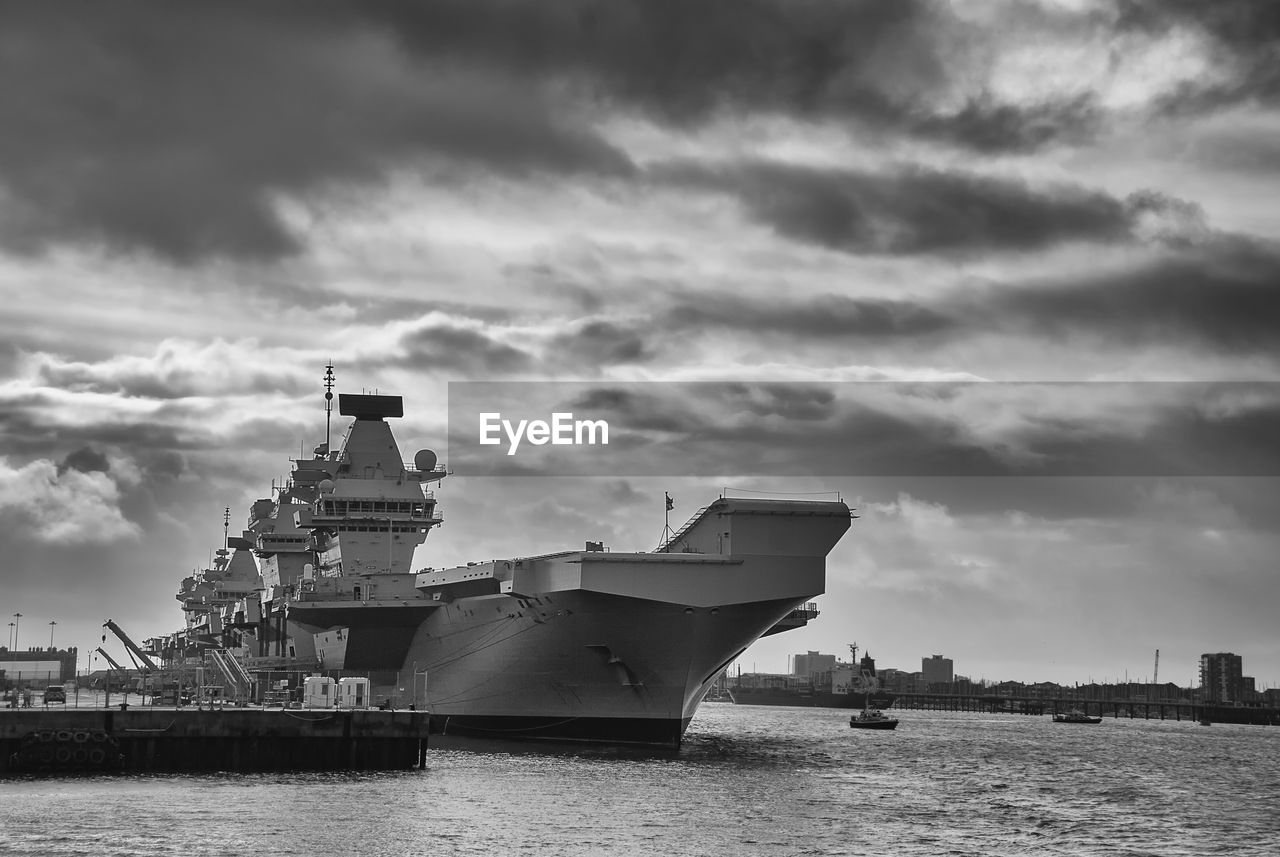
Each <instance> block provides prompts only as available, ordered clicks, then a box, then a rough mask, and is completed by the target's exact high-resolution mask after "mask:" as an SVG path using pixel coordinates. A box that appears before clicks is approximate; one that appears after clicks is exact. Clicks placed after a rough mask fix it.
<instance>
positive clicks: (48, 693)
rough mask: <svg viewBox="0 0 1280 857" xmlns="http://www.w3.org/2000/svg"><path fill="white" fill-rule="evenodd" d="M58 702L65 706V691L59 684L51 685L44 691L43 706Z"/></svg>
mask: <svg viewBox="0 0 1280 857" xmlns="http://www.w3.org/2000/svg"><path fill="white" fill-rule="evenodd" d="M58 702H60V703H62V704H63V705H65V704H66V702H67V691H66V689H65V688H64V687H63V686H62V685H60V684H51V685H49V686H48V687H46V688H45V689H44V704H45V705H51V704H53V703H58Z"/></svg>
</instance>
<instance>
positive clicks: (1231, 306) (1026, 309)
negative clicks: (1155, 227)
mask: <svg viewBox="0 0 1280 857" xmlns="http://www.w3.org/2000/svg"><path fill="white" fill-rule="evenodd" d="M966 301H971V302H972V305H971V306H970V307H968V308H967V309H964V310H963V312H966V313H968V314H969V315H970V316H971V317H973V318H974V319H975V321H977V320H979V319H980V318H982V317H985V318H986V319H987V320H988V321H990V322H991V323H994V324H996V325H1001V324H1004V325H1010V326H1018V327H1024V328H1031V329H1033V330H1035V331H1037V332H1039V333H1049V334H1052V335H1054V336H1060V337H1068V336H1072V335H1074V334H1077V333H1080V332H1089V333H1096V334H1100V335H1103V336H1106V337H1108V338H1112V339H1115V340H1117V341H1122V342H1163V343H1169V344H1176V343H1179V342H1194V343H1196V344H1199V345H1207V346H1210V347H1212V348H1215V349H1218V350H1222V351H1227V352H1244V353H1248V352H1253V351H1265V352H1272V353H1274V352H1275V350H1276V348H1277V343H1280V251H1277V249H1276V248H1275V247H1272V246H1270V245H1267V244H1265V243H1261V242H1256V241H1252V240H1247V239H1242V238H1231V237H1219V238H1216V239H1214V240H1212V241H1210V242H1209V243H1207V244H1203V245H1196V246H1193V247H1190V248H1188V249H1185V250H1183V251H1180V252H1174V253H1171V254H1166V255H1164V256H1162V257H1161V258H1159V259H1157V260H1155V261H1153V262H1149V263H1146V264H1144V265H1142V266H1140V267H1137V268H1134V269H1131V270H1127V271H1123V272H1120V273H1107V274H1082V275H1076V276H1073V277H1070V278H1065V277H1064V278H1054V279H1051V280H1048V281H1047V282H1041V283H1038V284H1037V283H1031V284H1027V285H1025V286H1023V287H1019V288H999V289H990V290H985V291H981V292H977V293H974V294H973V295H971V296H969V297H967V298H966V297H963V296H961V297H959V298H958V301H957V303H958V304H959V305H963V304H964V303H965V302H966Z"/></svg>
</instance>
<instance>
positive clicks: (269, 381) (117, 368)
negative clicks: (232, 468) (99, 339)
mask: <svg viewBox="0 0 1280 857" xmlns="http://www.w3.org/2000/svg"><path fill="white" fill-rule="evenodd" d="M241 349H242V346H237V345H232V344H228V345H227V346H226V347H225V349H223V350H221V351H220V352H219V353H216V354H210V355H206V356H209V357H212V358H213V359H219V360H225V359H229V358H231V357H233V356H235V355H236V352H237V351H240V350H241ZM169 357H173V355H165V354H161V355H160V357H159V358H158V359H157V360H156V361H155V362H154V363H153V364H151V365H141V364H139V363H135V362H127V363H120V364H113V363H111V362H110V361H105V362H101V363H96V364H94V363H53V362H45V363H43V364H42V365H41V366H40V367H39V369H38V370H37V373H36V381H37V383H38V384H39V385H41V386H46V387H56V388H59V389H63V390H68V391H70V392H74V393H103V394H120V395H123V396H127V397H130V398H141V399H157V400H175V399H187V398H192V397H205V396H208V395H210V394H212V393H214V392H218V391H227V390H226V388H227V387H228V386H230V387H231V390H230V392H234V393H237V394H241V395H243V394H250V393H261V394H267V395H272V394H277V393H280V394H284V395H286V396H302V395H306V394H307V393H308V392H310V391H312V390H314V389H315V388H316V381H315V380H314V379H312V378H310V377H308V376H306V375H304V374H303V373H302V372H301V371H298V370H292V369H275V370H273V371H271V372H265V371H252V370H249V371H245V372H243V373H237V374H235V376H234V377H233V378H231V379H228V378H227V377H226V376H225V374H223V373H220V372H219V373H214V372H211V371H210V370H209V368H208V367H207V366H201V365H200V363H201V360H200V359H199V357H200V355H197V354H195V353H193V354H192V355H190V359H188V360H187V361H186V362H187V363H188V365H173V364H174V362H175V361H173V360H170V359H166V358H169Z"/></svg>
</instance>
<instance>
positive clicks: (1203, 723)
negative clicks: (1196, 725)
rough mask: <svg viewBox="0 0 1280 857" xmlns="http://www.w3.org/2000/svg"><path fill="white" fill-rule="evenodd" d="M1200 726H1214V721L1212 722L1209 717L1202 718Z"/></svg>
mask: <svg viewBox="0 0 1280 857" xmlns="http://www.w3.org/2000/svg"><path fill="white" fill-rule="evenodd" d="M1200 725H1201V726H1212V725H1213V721H1212V720H1210V719H1209V718H1208V717H1201V718H1200Z"/></svg>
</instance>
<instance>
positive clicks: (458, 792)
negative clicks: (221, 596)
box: [0, 704, 1280, 857]
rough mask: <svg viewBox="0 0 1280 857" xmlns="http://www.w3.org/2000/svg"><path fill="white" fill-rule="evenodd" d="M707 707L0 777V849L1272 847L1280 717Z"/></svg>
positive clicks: (1167, 851)
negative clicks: (612, 738)
mask: <svg viewBox="0 0 1280 857" xmlns="http://www.w3.org/2000/svg"><path fill="white" fill-rule="evenodd" d="M848 716H849V715H848V712H842V711H837V710H829V709H796V708H756V707H745V706H732V705H727V704H706V705H704V706H703V707H702V709H701V710H700V711H699V713H698V717H697V718H696V719H695V721H694V723H693V725H692V726H691V727H690V730H689V733H688V735H687V736H686V738H687V740H686V744H685V747H684V749H683V750H681V751H680V752H679V753H678V754H644V753H631V752H624V751H609V750H600V749H588V750H572V749H570V750H565V749H560V750H547V749H545V748H544V749H529V748H524V747H520V746H518V745H507V746H487V747H480V748H476V747H473V748H472V749H466V750H454V749H450V750H445V749H436V750H432V751H431V753H430V755H429V758H428V767H427V769H426V770H423V771H411V772H394V773H377V774H332V775H322V774H297V775H280V774H263V775H252V776H243V775H237V776H228V775H216V776H155V777H84V778H64V779H20V780H6V781H0V853H6V854H22V855H26V854H41V855H44V854H49V855H64V854H92V855H99V856H102V855H151V854H178V853H181V854H188V855H225V854H236V853H240V854H250V853H261V854H273V855H284V854H297V855H308V857H310V855H330V854H333V855H338V854H354V853H358V854H362V855H403V854H432V855H437V854H439V855H447V854H476V855H480V854H485V855H509V854H539V855H541V854H568V855H597V854H620V855H621V854H626V855H632V854H698V855H722V854H723V855H739V854H768V855H771V857H776V855H795V854H853V855H859V854H867V855H876V857H894V855H943V854H957V855H1040V854H1071V855H1081V854H1099V855H1102V854H1105V855H1123V854H1127V855H1162V857H1164V855H1170V857H1173V856H1174V855H1197V857H1198V855H1211V854H1229V855H1254V854H1256V855H1275V854H1280V729H1275V728H1273V727H1265V726H1232V725H1224V724H1215V725H1213V726H1210V727H1202V726H1198V725H1197V724H1195V723H1194V722H1190V721H1182V722H1181V723H1179V722H1175V721H1158V720H1149V721H1144V720H1112V719H1110V718H1108V719H1106V720H1105V721H1104V722H1103V723H1102V724H1100V725H1097V726H1079V725H1065V724H1054V723H1051V722H1050V721H1049V718H1047V717H1020V716H1010V715H978V714H955V713H944V712H924V711H919V712H917V711H908V712H903V713H902V714H901V715H900V716H901V718H902V721H903V722H902V724H901V725H900V726H899V727H898V730H897V731H896V732H867V731H855V730H851V729H849V727H848V725H847V724H848Z"/></svg>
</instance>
